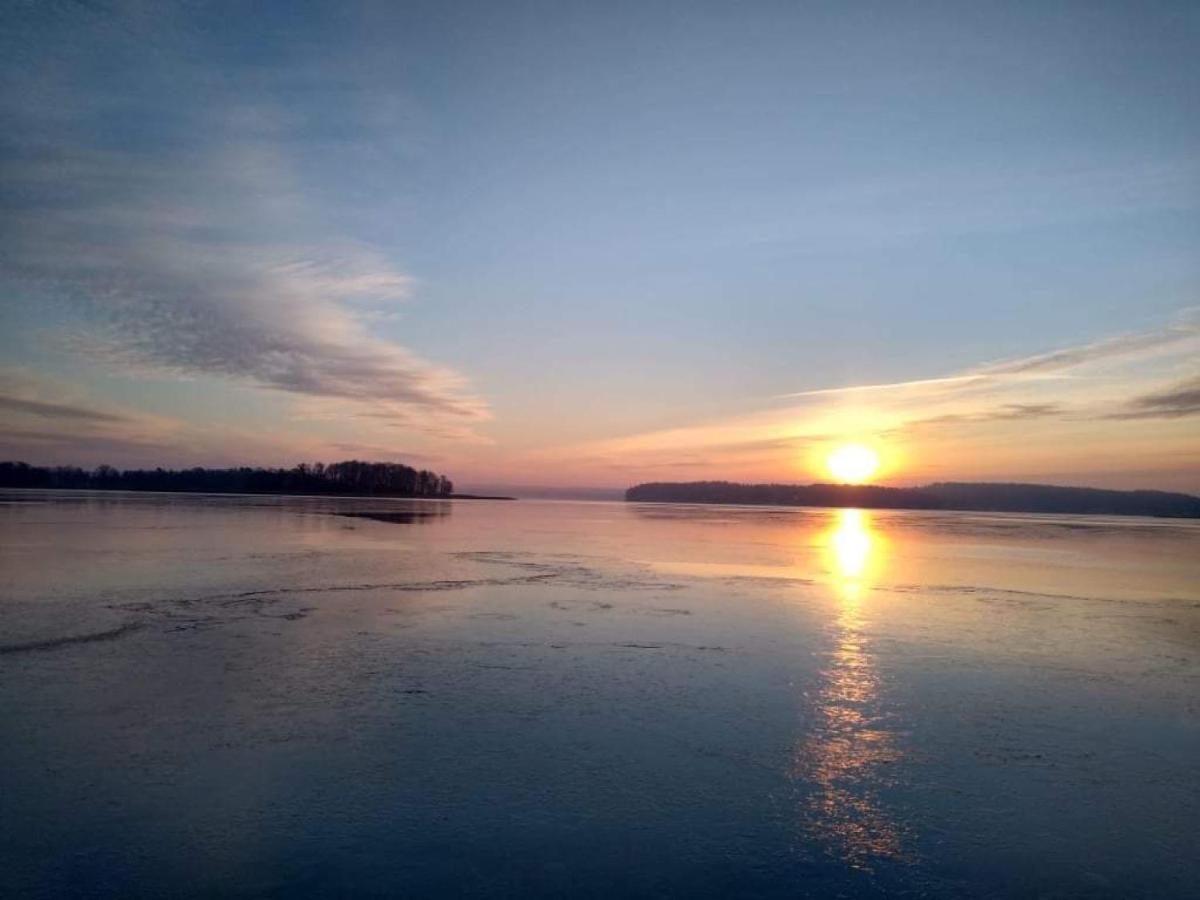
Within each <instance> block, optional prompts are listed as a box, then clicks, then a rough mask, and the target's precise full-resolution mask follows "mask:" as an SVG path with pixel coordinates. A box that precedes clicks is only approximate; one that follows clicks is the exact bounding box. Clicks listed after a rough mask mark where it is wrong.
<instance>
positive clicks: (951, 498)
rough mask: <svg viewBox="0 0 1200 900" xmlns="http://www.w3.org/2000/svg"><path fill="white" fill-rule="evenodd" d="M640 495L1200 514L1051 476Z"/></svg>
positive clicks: (1194, 500) (650, 489)
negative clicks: (1048, 479) (1045, 480)
mask: <svg viewBox="0 0 1200 900" xmlns="http://www.w3.org/2000/svg"><path fill="white" fill-rule="evenodd" d="M625 499H626V501H628V502H636V503H642V502H645V503H727V504H745V505H763V506H817V507H861V508H865V509H912V510H922V509H924V510H961V511H965V512H1012V513H1061V514H1068V515H1109V516H1153V517H1158V518H1174V519H1195V518H1200V497H1194V496H1192V495H1190V494H1176V493H1168V492H1166V491H1144V490H1142V491H1114V490H1102V489H1099V488H1087V487H1058V486H1056V485H1047V484H995V483H984V482H980V483H970V482H939V483H937V484H929V485H925V486H924V487H916V488H895V487H881V486H877V485H850V484H809V485H800V484H736V483H734V482H729V481H692V482H654V483H649V484H639V485H636V486H634V487H631V488H629V489H628V490H627V491H626V492H625Z"/></svg>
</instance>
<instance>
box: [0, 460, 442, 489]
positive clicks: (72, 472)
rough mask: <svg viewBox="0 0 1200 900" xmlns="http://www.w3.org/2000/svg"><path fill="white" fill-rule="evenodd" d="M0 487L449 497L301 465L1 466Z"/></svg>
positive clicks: (353, 463) (410, 471) (371, 475)
mask: <svg viewBox="0 0 1200 900" xmlns="http://www.w3.org/2000/svg"><path fill="white" fill-rule="evenodd" d="M0 487H6V488H72V489H77V490H123V491H192V492H199V493H219V494H351V495H368V496H383V497H449V496H450V495H451V494H452V493H453V492H454V483H453V482H452V481H451V480H450V479H449V478H447V477H446V476H445V475H439V474H438V473H436V472H430V471H428V470H426V469H414V468H413V467H412V466H406V465H402V464H400V463H385V462H362V461H360V460H356V459H351V460H346V461H344V462H336V463H311V464H310V463H301V464H300V465H298V466H294V467H293V468H291V469H263V468H251V467H249V466H242V467H239V468H234V469H205V468H201V467H199V466H197V467H195V468H191V469H162V468H158V469H124V470H121V469H116V468H114V467H112V466H98V467H96V468H95V469H90V470H89V469H82V468H80V467H78V466H55V467H43V466H31V465H29V464H28V463H24V462H0Z"/></svg>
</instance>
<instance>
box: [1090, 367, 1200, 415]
mask: <svg viewBox="0 0 1200 900" xmlns="http://www.w3.org/2000/svg"><path fill="white" fill-rule="evenodd" d="M1195 415H1200V377H1195V378H1189V379H1186V380H1184V381H1180V382H1178V383H1177V384H1174V385H1172V386H1171V387H1168V388H1166V389H1165V390H1162V391H1155V392H1152V393H1148V394H1143V395H1142V396H1140V397H1134V398H1133V399H1132V400H1129V401H1127V402H1126V403H1125V408H1124V409H1123V410H1122V411H1120V412H1117V413H1113V414H1112V416H1111V418H1114V419H1181V418H1183V417H1184V416H1195Z"/></svg>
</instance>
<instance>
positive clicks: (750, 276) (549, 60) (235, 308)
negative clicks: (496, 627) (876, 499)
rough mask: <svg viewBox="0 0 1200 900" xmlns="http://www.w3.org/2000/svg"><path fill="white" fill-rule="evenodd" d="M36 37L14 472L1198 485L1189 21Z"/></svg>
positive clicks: (12, 418)
mask: <svg viewBox="0 0 1200 900" xmlns="http://www.w3.org/2000/svg"><path fill="white" fill-rule="evenodd" d="M248 9H249V7H248V6H246V5H245V4H240V3H232V4H228V5H225V6H221V5H219V4H193V3H181V4H168V3H150V2H147V3H113V4H108V3H94V4H84V3H75V2H70V3H68V2H59V0H47V2H37V3H32V2H31V3H17V4H10V5H8V6H7V8H6V11H5V12H4V13H3V17H4V19H5V28H4V29H3V30H2V34H3V37H0V69H2V71H3V83H4V90H3V92H2V93H0V109H2V110H3V118H4V122H5V127H4V128H3V130H0V196H2V202H3V214H2V219H0V227H2V229H3V231H2V234H0V458H9V459H24V460H26V461H28V462H31V463H41V464H49V463H53V464H58V463H78V464H83V465H89V466H90V465H96V464H99V463H105V462H107V463H111V464H113V465H117V466H140V465H151V466H153V465H173V466H179V465H196V464H201V465H228V464H262V465H292V464H294V463H297V462H300V461H304V460H316V459H324V460H333V459H344V458H350V457H358V458H365V459H378V460H400V461H406V462H411V463H414V464H417V465H420V466H424V467H429V468H433V469H435V470H438V471H441V472H445V473H447V474H449V475H451V476H452V477H453V478H455V480H456V482H457V483H458V484H459V485H460V486H462V487H467V488H470V487H471V486H472V485H503V484H517V485H522V484H524V485H563V486H596V487H623V486H626V485H629V484H633V483H635V482H639V481H646V480H694V479H701V478H728V479H734V480H764V481H800V482H809V481H814V480H820V479H822V478H824V477H826V473H825V472H824V470H823V468H822V460H823V459H824V457H825V455H826V454H827V453H828V451H829V449H830V448H831V447H832V446H835V445H837V444H840V443H844V442H846V441H854V442H860V443H863V444H867V445H870V446H872V447H874V448H876V449H877V450H878V451H879V453H880V457H881V460H882V469H881V472H880V478H881V480H882V481H884V482H886V483H893V484H912V483H923V482H926V481H931V480H951V479H962V480H1024V481H1042V482H1050V483H1060V484H1088V485H1097V486H1114V487H1152V488H1163V489H1176V490H1186V491H1191V492H1200V4H1197V3H1195V2H1179V3H1156V2H1145V3H1136V4H1135V3H1128V2H1124V3H1102V2H1086V3H1048V4H1043V3H1007V4H952V3H945V4H943V3H919V4H892V3H880V4H871V3H853V2H851V3H796V2H788V3H768V2H761V3H736V4H735V3H731V2H725V3H711V4H706V3H700V2H687V3H679V4H675V3H655V2H649V3H628V4H626V3H589V4H576V3H538V4H532V3H531V4H526V3H497V2H488V3H478V4H471V3H444V2H442V3H354V2H342V3H329V4H310V3H292V2H288V3H277V4H273V5H272V4H255V5H254V10H255V13H254V16H253V17H252V18H251V17H250V16H248V14H247V12H248Z"/></svg>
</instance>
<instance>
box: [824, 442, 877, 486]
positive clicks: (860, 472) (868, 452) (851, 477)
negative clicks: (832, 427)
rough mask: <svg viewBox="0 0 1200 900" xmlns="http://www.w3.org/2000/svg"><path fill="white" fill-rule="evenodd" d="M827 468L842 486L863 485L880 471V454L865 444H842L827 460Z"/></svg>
mask: <svg viewBox="0 0 1200 900" xmlns="http://www.w3.org/2000/svg"><path fill="white" fill-rule="evenodd" d="M825 467H826V468H827V469H828V470H829V474H830V475H832V476H833V477H834V480H836V481H838V482H840V483H841V484H862V483H863V482H864V481H870V480H871V478H872V477H873V476H874V475H875V473H876V472H877V471H878V470H879V454H878V453H876V452H875V451H874V450H872V449H871V448H870V447H867V446H865V445H863V444H842V445H841V446H840V447H836V448H834V449H833V451H831V452H830V454H829V456H827V457H826V458H825Z"/></svg>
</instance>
